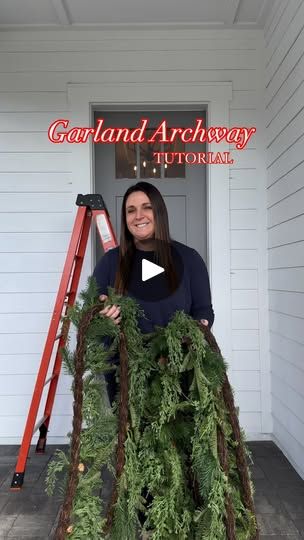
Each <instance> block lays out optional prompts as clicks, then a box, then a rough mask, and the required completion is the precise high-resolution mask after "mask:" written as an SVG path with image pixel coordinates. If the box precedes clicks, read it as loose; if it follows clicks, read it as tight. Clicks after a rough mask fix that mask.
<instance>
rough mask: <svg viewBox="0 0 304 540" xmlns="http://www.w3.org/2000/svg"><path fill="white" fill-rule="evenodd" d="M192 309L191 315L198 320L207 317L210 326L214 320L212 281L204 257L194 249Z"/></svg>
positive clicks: (191, 277) (192, 262)
mask: <svg viewBox="0 0 304 540" xmlns="http://www.w3.org/2000/svg"><path fill="white" fill-rule="evenodd" d="M190 283H191V299H192V303H191V310H190V315H191V317H193V318H194V319H196V320H199V319H207V320H208V321H209V328H210V327H211V326H212V325H213V322H214V312H213V307H212V302H211V292H210V283H209V276H208V271H207V267H206V265H205V263H204V261H203V259H202V257H201V256H200V255H199V253H197V251H195V250H193V258H192V260H191V268H190Z"/></svg>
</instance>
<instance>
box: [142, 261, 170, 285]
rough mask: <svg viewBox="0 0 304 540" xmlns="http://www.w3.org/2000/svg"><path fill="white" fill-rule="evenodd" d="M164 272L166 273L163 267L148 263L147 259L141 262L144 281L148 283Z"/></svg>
mask: <svg viewBox="0 0 304 540" xmlns="http://www.w3.org/2000/svg"><path fill="white" fill-rule="evenodd" d="M164 271H165V269H164V268H162V267H161V266H158V264H154V263H153V262H151V261H148V260H147V259H142V261H141V279H142V281H147V280H148V279H151V278H153V277H155V276H158V274H161V273H162V272H164Z"/></svg>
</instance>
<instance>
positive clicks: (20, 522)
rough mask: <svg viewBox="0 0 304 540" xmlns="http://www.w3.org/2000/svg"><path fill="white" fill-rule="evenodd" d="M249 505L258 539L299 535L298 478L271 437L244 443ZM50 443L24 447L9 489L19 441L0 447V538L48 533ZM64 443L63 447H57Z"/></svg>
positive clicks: (53, 506)
mask: <svg viewBox="0 0 304 540" xmlns="http://www.w3.org/2000/svg"><path fill="white" fill-rule="evenodd" d="M248 445H249V448H250V449H251V451H252V458H253V461H254V464H253V465H252V478H253V481H254V484H255V490H256V492H255V506H256V511H257V514H258V520H259V527H260V536H261V539H262V540H300V539H303V538H304V481H303V480H302V479H301V478H300V476H299V475H298V474H297V473H296V471H295V470H294V469H293V467H292V466H291V465H290V463H289V462H288V461H287V459H286V458H285V456H284V455H283V454H282V452H281V451H280V450H279V449H278V448H277V446H275V444H274V443H272V442H268V441H267V442H265V441H263V442H250V443H248ZM55 448H56V447H55V446H49V447H48V449H47V453H46V454H45V455H35V454H34V451H33V448H32V450H31V452H30V456H29V460H28V465H27V470H26V475H25V482H24V487H23V488H22V490H21V491H20V492H10V490H9V487H10V483H11V480H12V476H13V472H14V467H15V463H16V456H17V453H18V449H19V446H16V445H14V446H0V516H1V517H0V539H1V540H2V539H4V538H15V539H18V540H20V539H23V538H28V539H29V538H30V539H31V540H38V539H39V540H45V539H46V538H52V536H53V533H54V523H55V519H56V516H57V513H58V510H59V501H58V499H57V498H56V497H53V498H51V499H49V498H48V497H47V495H46V494H45V491H44V489H45V484H44V481H45V475H46V468H47V464H48V461H49V460H50V459H51V457H52V452H53V451H54V450H55ZM62 448H64V447H62Z"/></svg>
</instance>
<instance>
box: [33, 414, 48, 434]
mask: <svg viewBox="0 0 304 540" xmlns="http://www.w3.org/2000/svg"><path fill="white" fill-rule="evenodd" d="M47 418H48V414H44V415H43V416H42V418H40V420H38V422H37V424H35V427H34V431H33V433H35V432H36V431H37V429H39V428H40V426H41V425H42V424H44V422H45V421H46V419H47Z"/></svg>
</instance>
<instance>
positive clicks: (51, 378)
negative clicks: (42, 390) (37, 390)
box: [44, 373, 58, 386]
mask: <svg viewBox="0 0 304 540" xmlns="http://www.w3.org/2000/svg"><path fill="white" fill-rule="evenodd" d="M55 377H58V375H57V373H53V375H51V376H50V377H49V378H48V379H46V381H45V383H44V386H46V385H47V384H48V383H49V382H50V381H52V380H53V379H55Z"/></svg>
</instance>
